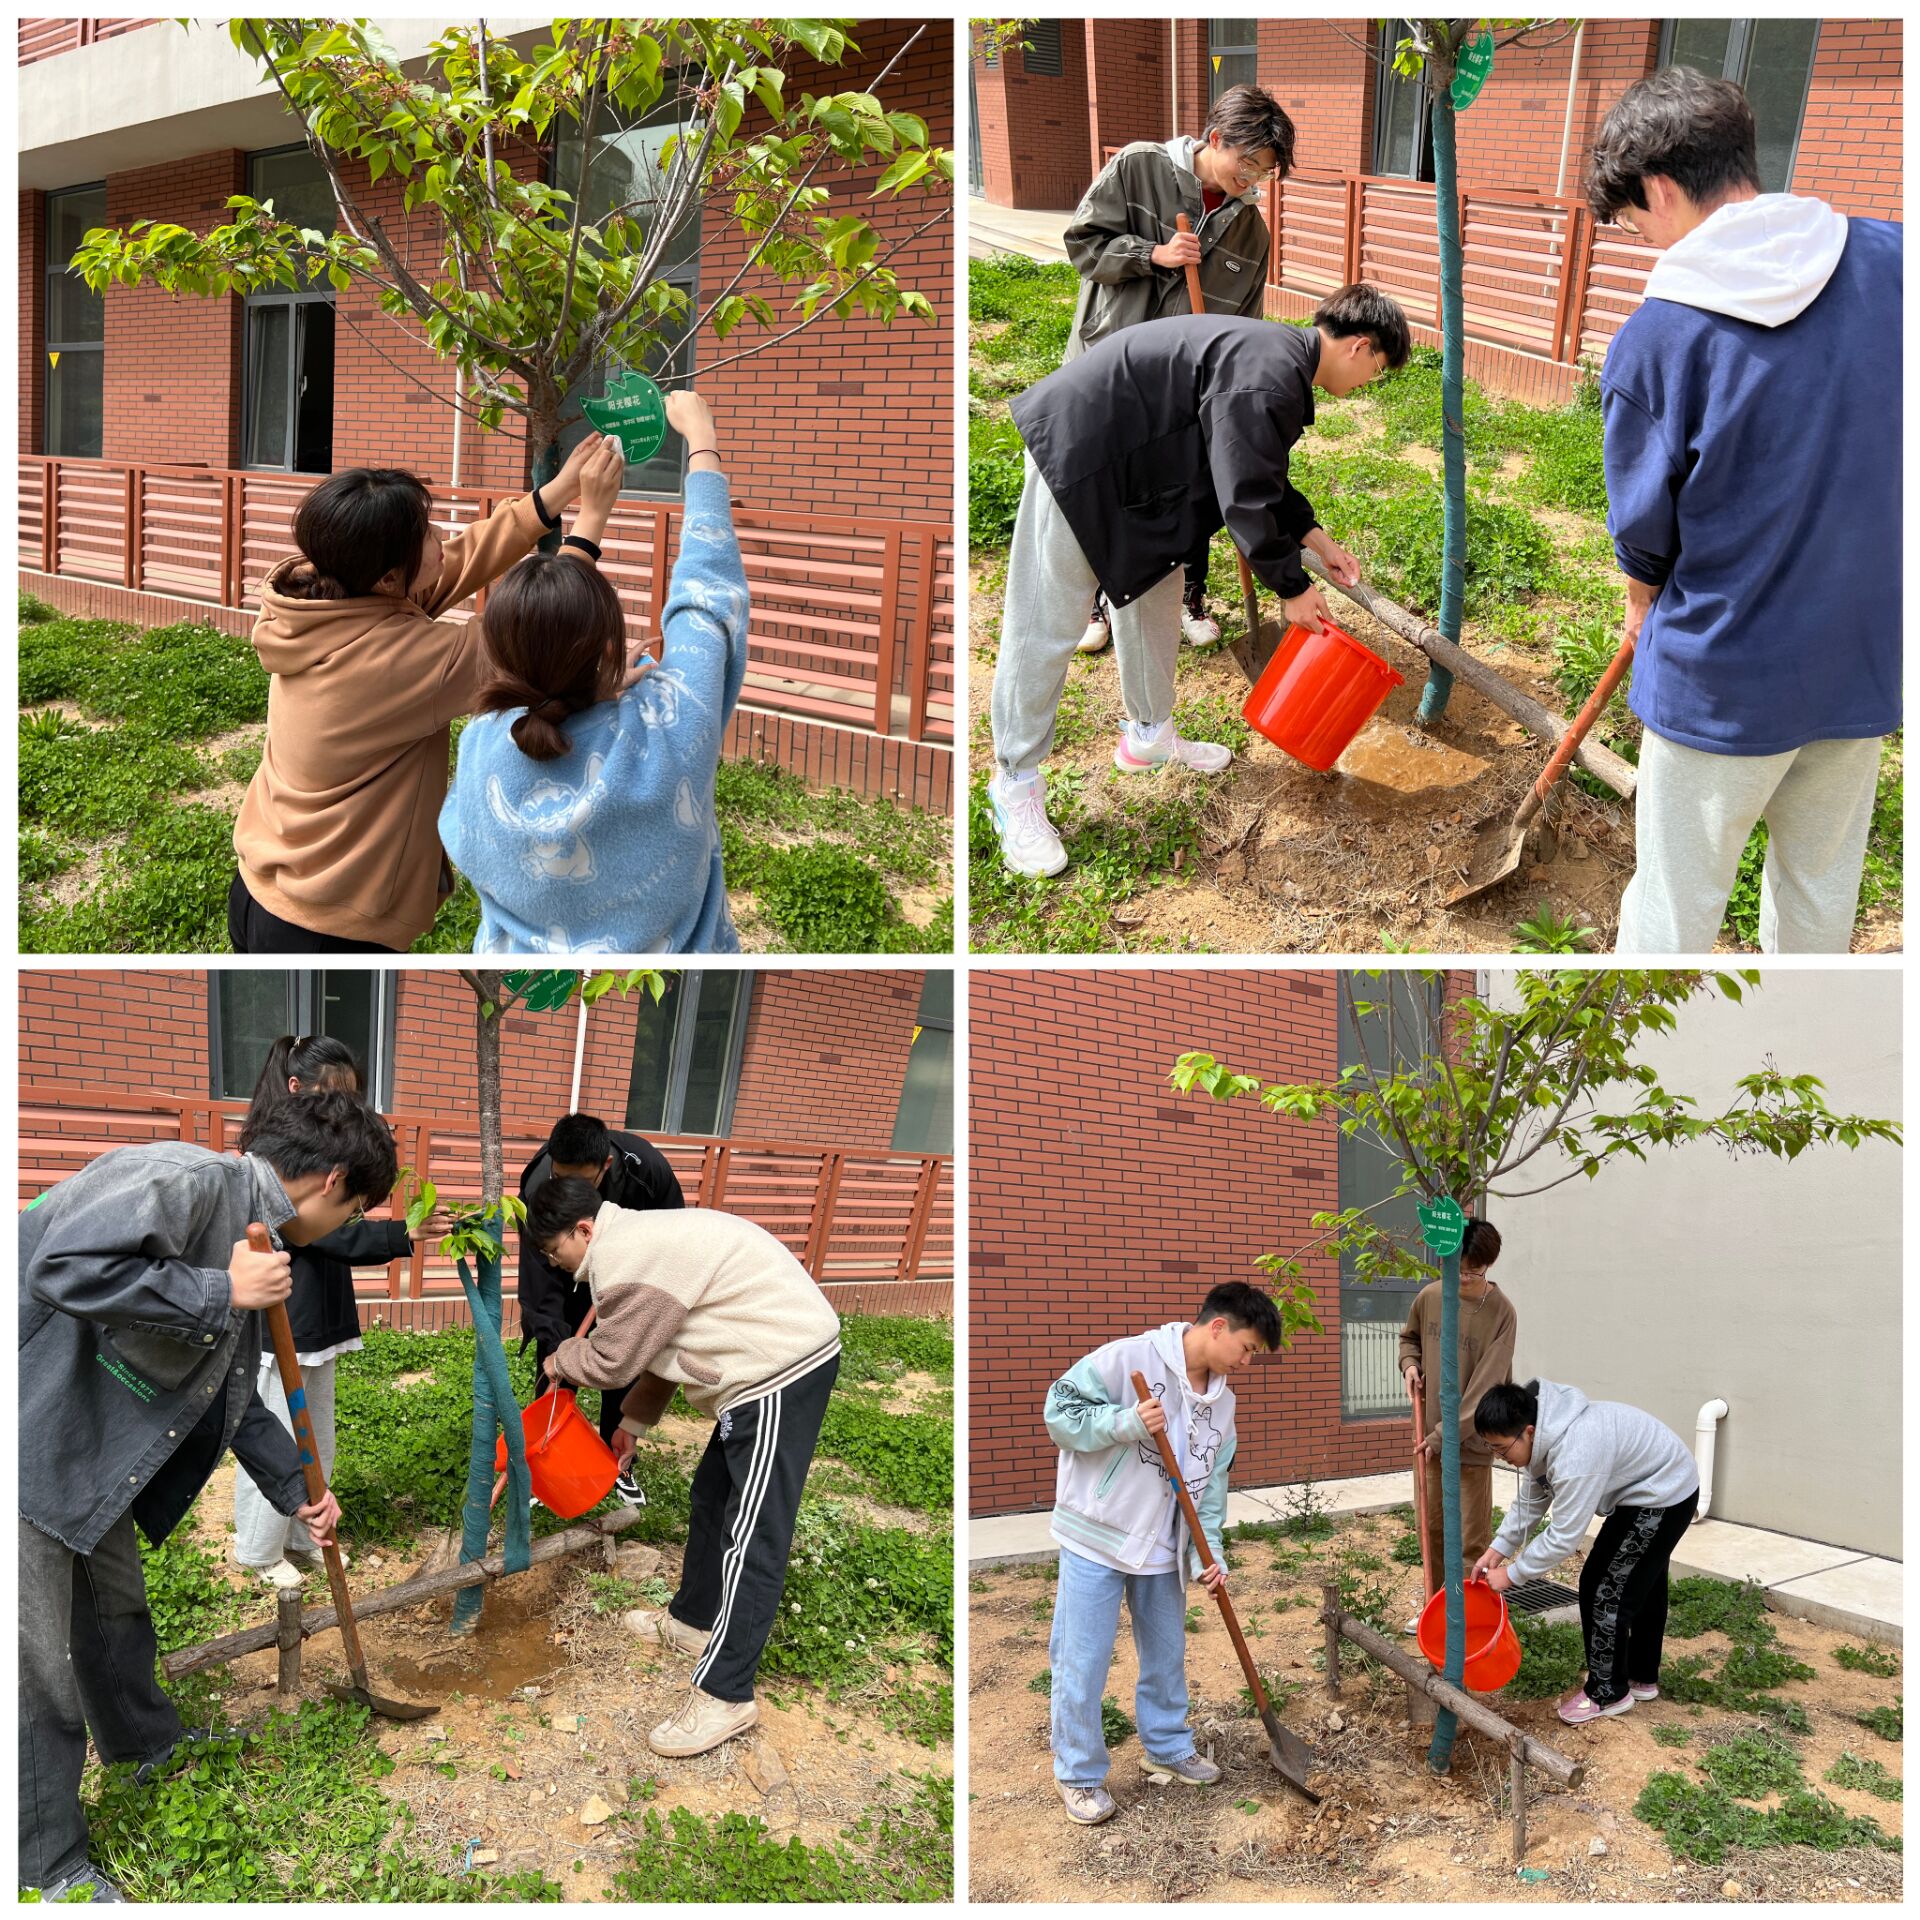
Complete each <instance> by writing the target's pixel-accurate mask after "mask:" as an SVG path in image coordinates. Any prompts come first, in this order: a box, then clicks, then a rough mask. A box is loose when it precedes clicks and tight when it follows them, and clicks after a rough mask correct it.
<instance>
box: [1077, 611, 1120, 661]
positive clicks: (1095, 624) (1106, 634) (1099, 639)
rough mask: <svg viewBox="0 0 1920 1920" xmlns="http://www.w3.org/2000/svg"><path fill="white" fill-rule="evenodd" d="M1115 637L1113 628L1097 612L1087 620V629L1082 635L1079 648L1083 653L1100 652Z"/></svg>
mask: <svg viewBox="0 0 1920 1920" xmlns="http://www.w3.org/2000/svg"><path fill="white" fill-rule="evenodd" d="M1112 638H1113V629H1112V627H1110V626H1109V625H1108V624H1107V623H1106V621H1104V620H1102V619H1101V618H1100V616H1099V615H1098V614H1096V615H1095V616H1094V617H1093V618H1092V619H1091V620H1089V621H1088V622H1087V630H1086V632H1085V633H1083V634H1082V635H1081V636H1080V646H1079V650H1080V651H1081V652H1082V653H1100V652H1103V651H1104V650H1105V648H1106V645H1107V643H1108V641H1110V640H1111V639H1112Z"/></svg>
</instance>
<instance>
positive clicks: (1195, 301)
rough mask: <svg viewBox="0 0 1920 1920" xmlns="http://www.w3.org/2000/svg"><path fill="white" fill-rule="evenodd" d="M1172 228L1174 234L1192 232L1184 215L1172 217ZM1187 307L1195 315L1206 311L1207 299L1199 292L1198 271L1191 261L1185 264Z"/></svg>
mask: <svg viewBox="0 0 1920 1920" xmlns="http://www.w3.org/2000/svg"><path fill="white" fill-rule="evenodd" d="M1173 226H1174V231H1175V232H1176V233H1191V232H1192V231H1193V222H1192V221H1191V220H1189V219H1188V218H1187V216H1186V215H1185V214H1184V213H1176V214H1175V215H1174V216H1173ZM1187 305H1188V306H1190V307H1191V308H1192V309H1193V310H1194V312H1195V313H1205V312H1206V310H1207V297H1206V295H1205V294H1203V293H1202V292H1201V291H1200V269H1199V268H1198V267H1197V266H1195V265H1194V263H1193V262H1192V261H1191V260H1189V261H1188V262H1187Z"/></svg>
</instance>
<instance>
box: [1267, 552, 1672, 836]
mask: <svg viewBox="0 0 1920 1920" xmlns="http://www.w3.org/2000/svg"><path fill="white" fill-rule="evenodd" d="M1300 558H1301V561H1302V563H1303V564H1304V565H1305V567H1306V569H1307V571H1308V572H1309V573H1311V574H1314V575H1316V576H1317V577H1318V578H1319V579H1321V580H1323V581H1325V582H1326V584H1327V585H1328V586H1330V587H1331V588H1332V589H1333V590H1334V592H1335V593H1339V594H1344V595H1345V596H1346V597H1347V598H1348V599H1349V600H1351V601H1352V602H1353V603H1354V604H1355V605H1356V606H1359V607H1364V608H1365V609H1366V611H1367V612H1368V613H1370V614H1372V615H1373V617H1374V618H1375V619H1376V620H1378V621H1379V622H1380V624H1381V625H1382V626H1383V627H1386V628H1388V629H1389V630H1390V631H1392V632H1394V633H1397V634H1398V635H1399V636H1400V638H1401V639H1402V640H1404V641H1405V642H1406V643H1407V644H1408V646H1410V647H1416V648H1418V649H1419V651H1420V652H1422V653H1424V654H1425V655H1426V656H1427V658H1428V659H1429V660H1433V661H1437V662H1438V663H1439V664H1440V665H1441V666H1443V667H1445V668H1446V670H1447V671H1448V672H1449V673H1450V674H1452V675H1453V676H1454V678H1455V679H1457V680H1464V681H1465V682H1466V683H1467V685H1468V686H1470V687H1471V688H1472V689H1473V690H1474V692H1475V693H1477V694H1479V695H1480V697H1481V698H1482V699H1483V700H1487V701H1490V702H1491V703H1492V704H1493V705H1494V706H1496V707H1498V708H1499V709H1500V711H1501V712H1502V713H1504V714H1507V715H1508V716H1509V717H1511V718H1512V719H1515V720H1518V721H1519V722H1520V724H1521V725H1522V726H1523V727H1525V728H1526V729H1527V731H1528V732H1529V733H1532V734H1536V735H1537V736H1538V737H1539V738H1540V739H1542V740H1544V741H1546V743H1547V744H1548V745H1549V746H1553V747H1557V746H1558V745H1559V744H1560V742H1561V741H1562V740H1563V739H1564V738H1565V737H1566V734H1567V731H1568V724H1567V722H1566V721H1564V720H1563V719H1561V718H1560V716H1559V715H1558V714H1557V713H1555V712H1553V711H1552V710H1551V709H1550V708H1547V707H1543V706H1542V705H1541V704H1540V702H1539V701H1538V700H1536V699H1534V697H1533V696H1532V695H1531V694H1529V693H1522V692H1521V691H1520V689H1519V688H1518V687H1516V686H1515V685H1514V684H1513V682H1512V681H1511V680H1508V679H1506V678H1505V677H1504V676H1503V675H1501V674H1498V673H1496V672H1495V671H1494V670H1493V668H1491V667H1490V666H1488V665H1487V663H1486V662H1485V661H1484V660H1478V659H1476V658H1475V657H1474V656H1473V655H1472V654H1470V653H1468V652H1467V651H1466V650H1465V649H1464V648H1462V647H1456V646H1455V645H1454V644H1453V642H1452V641H1451V640H1449V639H1448V638H1447V637H1446V636H1445V635H1444V634H1443V633H1441V631H1440V629H1439V628H1438V627H1430V626H1428V625H1427V623H1426V622H1425V621H1424V620H1422V619H1421V618H1420V617H1419V616H1418V615H1417V614H1413V613H1409V612H1408V611H1407V609H1406V608H1405V607H1403V606H1401V605H1399V604H1398V602H1396V601H1393V600H1389V599H1388V598H1387V597H1386V595H1385V594H1383V593H1376V592H1374V590H1373V589H1372V588H1371V587H1366V586H1353V587H1343V586H1342V585H1341V584H1340V582H1339V581H1337V580H1336V579H1334V577H1333V576H1332V575H1331V574H1330V573H1328V572H1327V570H1326V568H1325V567H1323V566H1322V565H1321V564H1320V557H1319V555H1318V554H1314V553H1308V552H1305V551H1304V550H1303V551H1302V553H1301V555H1300ZM1573 763H1574V765H1575V766H1577V767H1584V768H1585V769H1586V770H1587V772H1589V773H1590V774H1592V775H1593V777H1594V778H1595V779H1596V780H1600V781H1604V782H1605V783H1606V785H1608V786H1609V787H1611V788H1612V789H1613V790H1614V792H1615V793H1617V794H1618V795H1619V796H1620V798H1621V799H1622V800H1631V799H1632V798H1633V794H1634V787H1635V783H1636V782H1637V780H1638V779H1639V775H1638V774H1637V773H1636V772H1635V770H1634V768H1633V767H1632V766H1631V765H1629V764H1628V762H1626V761H1625V760H1622V759H1621V758H1620V756H1619V755H1618V754H1617V753H1614V752H1612V751H1610V750H1609V749H1608V748H1606V747H1603V746H1601V745H1600V744H1599V742H1598V741H1596V740H1595V739H1594V737H1593V735H1592V734H1588V735H1587V737H1586V739H1585V740H1583V741H1582V742H1581V743H1580V748H1579V751H1578V752H1577V753H1575V755H1574V756H1573Z"/></svg>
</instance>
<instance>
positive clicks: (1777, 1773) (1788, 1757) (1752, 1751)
mask: <svg viewBox="0 0 1920 1920" xmlns="http://www.w3.org/2000/svg"><path fill="white" fill-rule="evenodd" d="M1700 1770H1701V1771H1702V1772H1703V1773H1704V1774H1705V1775H1706V1776H1707V1778H1708V1779H1709V1780H1711V1781H1712V1782H1713V1784H1714V1785H1715V1786H1716V1787H1719V1788H1720V1789H1721V1790H1722V1791H1723V1792H1725V1793H1730V1794H1732V1795H1733V1797H1734V1798H1735V1799H1736V1800H1765V1799H1767V1798H1768V1797H1769V1796H1770V1795H1773V1794H1776V1793H1785V1792H1786V1791H1787V1790H1788V1789H1789V1788H1791V1787H1793V1786H1795V1785H1797V1784H1799V1782H1800V1779H1801V1774H1800V1756H1799V1755H1798V1754H1797V1753H1795V1752H1794V1750H1793V1749H1792V1748H1791V1747H1790V1746H1788V1745H1787V1743H1786V1742H1785V1741H1784V1740H1782V1739H1781V1738H1780V1736H1779V1735H1778V1734H1777V1733H1769V1732H1768V1731H1767V1730H1766V1729H1764V1728H1762V1729H1759V1730H1758V1731H1756V1732H1753V1733H1743V1734H1740V1735H1739V1736H1738V1737H1737V1738H1735V1739H1732V1740H1727V1741H1724V1742H1722V1743H1721V1744H1720V1745H1719V1746H1717V1747H1709V1748H1708V1749H1707V1751H1706V1752H1705V1753H1704V1754H1702V1755H1701V1756H1700Z"/></svg>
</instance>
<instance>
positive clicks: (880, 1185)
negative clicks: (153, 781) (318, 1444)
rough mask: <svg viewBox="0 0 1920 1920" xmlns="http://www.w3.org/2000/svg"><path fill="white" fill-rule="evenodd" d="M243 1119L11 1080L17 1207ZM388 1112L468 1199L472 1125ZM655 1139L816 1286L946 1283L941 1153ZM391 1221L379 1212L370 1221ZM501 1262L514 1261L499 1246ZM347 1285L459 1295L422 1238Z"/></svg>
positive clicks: (199, 1106)
mask: <svg viewBox="0 0 1920 1920" xmlns="http://www.w3.org/2000/svg"><path fill="white" fill-rule="evenodd" d="M245 1113H246V1105H245V1103H244V1102H243V1101H214V1100H183V1099H176V1098H172V1097H169V1096H167V1095H163V1094H148V1093H137V1092H127V1091H124V1090H121V1089H118V1088H108V1087H68V1086H51V1085H33V1084H27V1085H23V1086H22V1087H21V1089H20V1192H19V1204H20V1205H21V1206H23V1207H24V1206H25V1205H26V1204H27V1202H29V1201H30V1200H32V1199H33V1198H34V1197H35V1196H36V1195H37V1194H40V1193H44V1192H45V1191H46V1190H47V1188H48V1187H50V1186H52V1185H53V1184H54V1183H55V1182H56V1181H59V1180H64V1179H66V1178H67V1177H68V1175H70V1174H73V1173H77V1172H78V1171H79V1170H80V1168H81V1167H83V1166H85V1165H86V1164H87V1163H88V1162H89V1161H90V1160H93V1159H96V1158H97V1157H98V1156H99V1155H100V1154H102V1153H105V1152H107V1151H108V1150H109V1149H111V1148H114V1147H125V1146H134V1145H138V1144H140V1143H143V1142H147V1141H153V1140H184V1141H190V1142H192V1143H194V1144H196V1145H200V1146H206V1147H213V1148H215V1149H216V1150H220V1151H227V1150H231V1149H232V1148H233V1147H234V1146H235V1142H236V1140H237V1137H238V1134H239V1130H240V1122H241V1120H242V1118H243V1117H244V1115H245ZM387 1118H388V1120H389V1121H390V1122H391V1124H392V1126H393V1130H394V1134H395V1136H396V1140H397V1143H398V1149H399V1153H400V1158H401V1162H402V1164H403V1165H404V1166H407V1167H410V1168H412V1169H413V1171H414V1172H415V1173H417V1174H420V1175H422V1176H423V1177H425V1178H427V1179H430V1180H431V1181H433V1183H434V1184H435V1185H436V1186H437V1187H438V1188H439V1190H440V1194H441V1197H442V1200H443V1202H454V1203H459V1202H472V1201H475V1200H477V1199H478V1198H479V1194H480V1140H479V1135H478V1134H477V1133H476V1132H475V1131H474V1130H473V1129H471V1128H468V1127H463V1126H458V1125H448V1124H447V1123H446V1122H445V1121H443V1120H441V1119H438V1118H436V1117H435V1116H433V1115H431V1114H422V1113H407V1112H396V1113H390V1114H389V1115H388V1116H387ZM541 1144H542V1137H541V1136H538V1135H535V1134H531V1133H527V1132H524V1131H520V1130H514V1131H510V1132H509V1134H508V1136H507V1138H506V1140H505V1142H504V1148H505V1158H506V1168H507V1181H508V1185H509V1188H512V1187H514V1186H515V1185H516V1184H517V1182H518V1179H519V1174H520V1169H521V1168H522V1167H523V1166H525V1165H526V1163H527V1162H528V1161H529V1160H531V1159H532V1158H533V1156H534V1154H535V1153H536V1152H537V1151H538V1150H539V1148H540V1146H541ZM654 1144H655V1145H656V1146H657V1147H659V1149H660V1151H661V1152H662V1153H663V1154H665V1156H666V1157H667V1160H668V1161H669V1163H670V1164H671V1165H672V1167H673V1170H674V1173H675V1174H676V1176H677V1177H678V1178H679V1181H680V1186H681V1190H682V1192H683V1193H685V1195H686V1196H687V1204H688V1205H689V1206H713V1207H724V1208H725V1209H726V1210H727V1211H728V1212H729V1213H738V1214H743V1215H744V1216H745V1217H746V1218H748V1219H749V1220H753V1221H755V1222H757V1223H758V1224H759V1225H761V1226H763V1227H765V1228H766V1229H767V1231H768V1232H769V1233H771V1234H773V1235H774V1236H775V1238H776V1239H778V1240H780V1241H781V1242H782V1243H783V1244H784V1245H785V1246H787V1247H788V1248H789V1249H791V1251H792V1252H793V1253H794V1255H795V1256H796V1257H797V1258H799V1259H800V1260H802V1261H803V1262H804V1263H805V1264H806V1266H807V1268H808V1270H809V1271H810V1272H811V1273H812V1274H813V1276H814V1277H815V1279H817V1280H820V1281H821V1282H823V1283H826V1284H831V1283H834V1282H846V1281H866V1282H890V1281H897V1282H901V1283H905V1282H909V1281H915V1280H950V1279H951V1278H952V1277H953V1182H952V1179H951V1161H950V1160H949V1159H948V1158H947V1157H946V1156H944V1155H937V1154H905V1153H882V1152H878V1151H874V1150H872V1149H867V1148H854V1147H830V1146H817V1145H812V1144H796V1143H788V1142H779V1141H765V1140H713V1139H708V1138H705V1137H702V1136H694V1135H659V1136H655V1137H654ZM389 1215H390V1209H388V1208H384V1207H383V1208H376V1209H375V1210H374V1216H373V1217H374V1218H376V1219H383V1218H387V1217H389ZM508 1268H509V1272H510V1273H511V1272H514V1271H517V1269H518V1255H517V1252H516V1251H515V1250H514V1249H513V1248H512V1247H511V1246H510V1247H509V1250H508ZM355 1285H356V1288H357V1290H358V1292H359V1294H360V1297H361V1298H362V1299H363V1300H379V1299H387V1300H432V1299H442V1298H449V1297H452V1298H458V1297H459V1296H460V1281H459V1277H458V1275H457V1274H456V1273H455V1272H454V1270H453V1266H452V1263H451V1262H449V1261H446V1260H443V1259H442V1258H441V1257H440V1255H439V1253H438V1252H437V1251H436V1250H435V1249H434V1248H433V1247H432V1246H431V1245H429V1244H428V1243H427V1241H426V1240H425V1239H423V1240H422V1241H421V1243H420V1244H419V1245H418V1246H417V1247H416V1249H415V1252H414V1255H413V1258H412V1260H411V1261H404V1260H396V1261H394V1262H393V1263H392V1265H390V1266H389V1267H388V1268H387V1270H386V1272H385V1273H384V1275H380V1274H376V1273H375V1272H374V1271H373V1270H372V1269H364V1270H362V1272H361V1273H359V1274H358V1275H356V1277H355Z"/></svg>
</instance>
